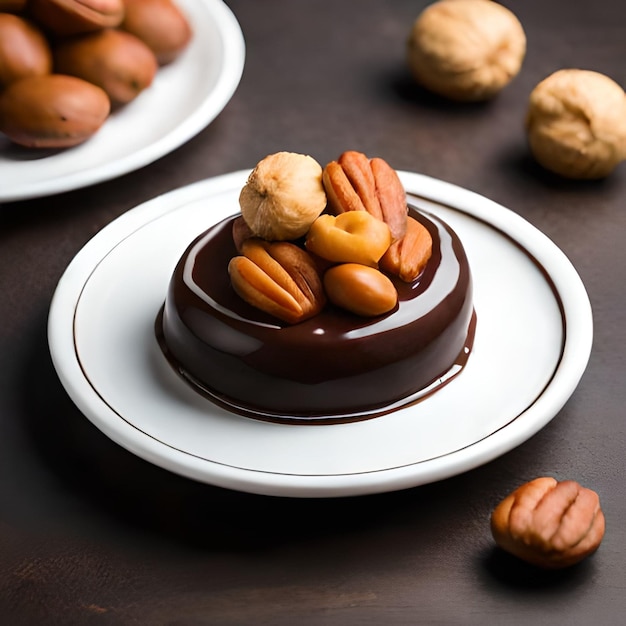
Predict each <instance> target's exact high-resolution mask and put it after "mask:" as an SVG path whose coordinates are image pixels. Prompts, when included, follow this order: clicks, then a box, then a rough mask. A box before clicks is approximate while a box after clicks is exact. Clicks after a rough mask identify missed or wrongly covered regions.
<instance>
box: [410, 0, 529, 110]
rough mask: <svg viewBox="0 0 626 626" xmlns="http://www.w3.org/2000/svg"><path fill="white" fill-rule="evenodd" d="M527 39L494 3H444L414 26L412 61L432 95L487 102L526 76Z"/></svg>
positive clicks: (430, 8) (512, 18)
mask: <svg viewBox="0 0 626 626" xmlns="http://www.w3.org/2000/svg"><path fill="white" fill-rule="evenodd" d="M525 55H526V35H525V33H524V29H523V28H522V25H521V24H520V22H519V20H518V19H517V17H516V16H515V15H514V14H513V13H512V12H511V11H510V10H509V9H507V8H505V7H503V6H502V5H500V4H498V3H497V2H492V0H463V1H462V2H459V1H454V2H453V1H452V0H440V1H439V2H435V3H433V4H431V5H429V6H428V7H426V9H424V11H422V13H421V14H420V15H419V16H418V18H417V20H416V21H415V23H414V24H413V28H412V30H411V33H410V36H409V40H408V45H407V61H408V65H409V68H410V69H411V71H412V73H413V76H414V78H415V80H416V81H417V82H418V83H420V84H421V85H422V86H423V87H425V88H426V89H429V90H430V91H432V92H434V93H437V94H439V95H441V96H444V97H446V98H450V99H452V100H460V101H479V100H487V99H489V98H491V97H493V96H494V95H495V94H496V93H498V92H499V91H500V90H501V89H502V88H503V87H505V86H506V85H507V84H508V83H509V82H510V81H511V80H512V79H513V78H514V77H515V76H516V75H517V74H518V73H519V71H520V69H521V66H522V62H523V60H524V57H525Z"/></svg>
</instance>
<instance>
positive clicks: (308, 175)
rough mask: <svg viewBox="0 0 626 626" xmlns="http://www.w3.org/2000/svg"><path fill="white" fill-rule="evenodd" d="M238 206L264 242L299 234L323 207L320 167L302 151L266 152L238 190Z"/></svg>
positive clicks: (254, 233)
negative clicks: (267, 153) (301, 152)
mask: <svg viewBox="0 0 626 626" xmlns="http://www.w3.org/2000/svg"><path fill="white" fill-rule="evenodd" d="M239 206H240V207H241V215H242V216H243V219H244V220H245V222H246V224H247V225H248V227H249V229H250V231H251V232H252V234H253V235H255V236H257V237H261V238H262V239H266V240H268V241H279V240H288V239H297V238H298V237H302V236H303V235H304V234H305V233H306V232H307V231H308V230H309V227H310V226H311V224H312V223H313V222H314V221H315V219H316V218H317V217H318V216H319V214H320V213H321V212H322V211H323V210H324V208H325V207H326V192H325V191H324V186H323V184H322V166H321V165H320V164H319V163H318V162H317V161H316V160H315V159H314V158H313V157H310V156H308V155H305V154H298V153H296V152H276V153H275V154H269V155H268V156H266V157H265V158H264V159H262V160H261V161H259V162H258V163H257V165H256V167H255V168H254V170H252V172H251V174H250V176H249V177H248V180H247V181H246V184H245V185H244V186H243V188H242V189H241V193H240V194H239Z"/></svg>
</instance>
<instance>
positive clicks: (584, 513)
mask: <svg viewBox="0 0 626 626" xmlns="http://www.w3.org/2000/svg"><path fill="white" fill-rule="evenodd" d="M491 532H492V535H493V537H494V539H495V541H496V544H498V545H499V546H500V547H501V548H502V549H503V550H505V551H507V552H510V553H511V554H513V555H515V556H517V557H518V558H520V559H522V560H524V561H527V562H529V563H532V564H533V565H536V566H538V567H542V568H544V569H559V568H563V567H567V566H569V565H574V564H575V563H578V562H579V561H582V560H583V559H584V558H586V557H587V556H589V555H590V554H592V553H593V552H595V551H596V550H597V549H598V546H599V545H600V542H601V541H602V537H603V536H604V514H603V513H602V510H601V508H600V500H599V498H598V495H597V494H596V493H595V492H594V491H592V490H591V489H586V488H585V487H581V486H580V485H579V484H578V483H577V482H575V481H573V480H565V481H562V482H558V481H557V480H556V479H554V478H550V477H544V478H536V479H535V480H532V481H530V482H528V483H526V484H524V485H522V486H521V487H519V488H517V489H516V490H515V491H514V492H513V493H511V494H509V495H508V496H507V497H506V498H505V499H504V500H503V501H502V502H500V504H498V506H497V507H496V508H495V509H494V511H493V513H492V515H491Z"/></svg>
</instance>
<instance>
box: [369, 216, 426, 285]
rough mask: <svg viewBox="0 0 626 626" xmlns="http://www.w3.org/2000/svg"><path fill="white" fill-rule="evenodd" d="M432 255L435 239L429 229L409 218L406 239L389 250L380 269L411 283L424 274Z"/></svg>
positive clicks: (400, 240)
mask: <svg viewBox="0 0 626 626" xmlns="http://www.w3.org/2000/svg"><path fill="white" fill-rule="evenodd" d="M432 253H433V238H432V237H431V236H430V233H429V232H428V229H427V228H426V227H425V226H423V225H422V224H420V223H419V222H418V221H417V220H416V219H414V218H412V217H410V216H409V217H408V218H407V222H406V233H405V234H404V237H402V239H399V240H398V241H394V243H392V244H391V245H390V246H389V248H387V251H386V252H385V254H384V255H383V257H382V258H381V259H380V262H379V267H380V269H382V270H384V271H386V272H389V273H390V274H393V275H395V276H398V277H399V278H400V279H401V280H403V281H404V282H407V283H410V282H413V281H414V280H415V279H416V278H417V277H418V276H419V275H420V274H421V273H422V270H423V269H424V267H426V263H428V259H430V257H431V255H432Z"/></svg>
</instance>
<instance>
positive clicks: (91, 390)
mask: <svg viewBox="0 0 626 626" xmlns="http://www.w3.org/2000/svg"><path fill="white" fill-rule="evenodd" d="M247 174H248V172H237V173H234V174H231V175H227V176H222V177H218V178H214V179H210V180H207V181H203V182H201V183H197V184H195V185H191V186H189V187H185V188H183V189H179V190H177V191H175V192H171V193H169V194H166V195H165V196H162V197H160V198H157V199H155V200H153V201H151V202H148V203H146V204H144V205H142V206H140V207H138V208H136V209H134V210H132V211H130V212H128V213H126V214H124V215H123V216H122V217H120V218H118V219H117V220H116V221H114V222H113V223H112V224H110V225H109V226H108V227H107V228H105V229H104V230H103V231H101V232H100V233H99V234H98V235H97V236H96V237H95V238H94V239H93V240H92V241H91V242H89V243H88V244H87V246H85V248H84V249H83V250H82V251H81V252H80V253H79V254H78V255H77V257H76V258H75V260H74V261H73V262H72V263H71V264H70V266H69V267H68V269H67V271H66V273H65V275H64V276H63V278H62V280H61V282H60V283H59V286H58V289H57V292H56V294H55V297H54V300H53V302H52V307H51V311H50V320H49V338H50V348H51V353H52V356H53V360H54V363H55V367H56V368H57V371H58V373H59V376H60V378H61V381H62V382H63V384H64V385H65V387H66V389H67V390H68V393H69V395H70V396H71V397H72V399H73V400H74V402H75V403H76V404H77V406H78V407H79V408H80V409H81V410H82V411H83V412H84V413H85V415H86V416H87V417H88V418H89V419H90V420H92V421H93V422H94V423H95V424H96V425H97V426H98V427H99V428H100V429H101V430H102V431H103V432H104V433H106V434H107V435H108V436H109V437H111V438H112V439H113V440H114V441H116V442H118V443H119V444H121V445H123V446H124V447H126V448H127V449H129V450H131V451H132V452H134V453H135V454H137V455H139V456H141V457H142V458H144V459H147V460H149V461H151V462H153V463H155V464H157V465H159V466H162V467H165V468H167V469H169V470H171V471H174V472H177V473H180V474H183V475H185V476H189V477H191V478H194V479H197V480H201V481H205V482H208V483H211V484H215V485H219V486H223V487H228V488H232V489H239V490H244V491H250V492H255V493H264V494H271V495H281V496H301V497H312V496H316V497H320V496H324V497H329V496H345V495H357V494H365V493H374V492H380V491H389V490H395V489H402V488H407V487H411V486H415V485H419V484H424V483H427V482H431V481H434V480H439V479H442V478H445V477H449V476H452V475H454V474H457V473H460V472H463V471H466V470H468V469H471V468H473V467H476V466H478V465H480V464H482V463H485V462H487V461H489V460H491V459H494V458H495V457H497V456H499V455H501V454H502V453H504V452H506V451H508V450H510V449H511V448H513V447H515V446H516V445H518V444H520V443H522V442H523V441H525V440H526V439H527V438H528V437H530V436H531V435H533V434H534V433H535V432H537V431H538V430H539V429H540V428H542V427H543V426H544V425H545V424H547V423H548V422H549V421H550V420H551V419H552V418H553V417H554V416H555V415H556V414H557V413H558V411H559V410H560V408H561V407H562V406H563V404H564V403H565V402H566V401H567V399H568V398H569V397H570V395H571V393H572V392H573V391H574V389H575V387H576V385H577V384H578V382H579V380H580V377H581V376H582V374H583V372H584V369H585V367H586V364H587V361H588V358H589V354H590V350H591V341H592V316H591V308H590V305H589V300H588V297H587V294H586V291H585V289H584V287H583V285H582V283H581V281H580V278H579V277H578V275H577V273H576V271H575V270H574V268H573V267H572V265H571V264H570V262H569V261H568V260H567V258H566V257H565V256H564V255H563V253H562V252H561V251H560V250H559V249H558V248H557V247H556V246H555V245H554V244H553V243H552V242H551V241H550V240H548V239H547V238H546V237H545V236H544V235H543V234H542V233H540V232H539V231H538V230H537V229H535V228H534V227H533V226H531V225H530V224H529V223H528V222H526V221H524V220H523V219H522V218H520V217H519V216H518V215H516V214H515V213H513V212H511V211H509V210H507V209H505V208H504V207H502V206H499V205H497V204H495V203H493V202H491V201H489V200H487V199H485V198H483V197H481V196H479V195H477V194H474V193H472V192H469V191H467V190H463V189H460V188H458V187H455V186H453V185H449V184H447V183H444V182H441V181H436V180H433V179H431V178H427V177H425V176H421V175H418V174H412V173H407V172H401V173H400V175H401V178H402V181H403V183H404V185H405V188H406V189H407V192H408V193H409V199H410V201H411V202H412V203H413V204H416V205H417V206H418V207H421V208H424V209H425V210H428V211H432V212H433V213H436V214H437V215H438V216H440V217H442V218H443V219H444V220H445V221H447V222H448V223H449V224H450V225H451V226H452V227H453V228H454V229H455V230H456V231H457V233H458V234H459V236H460V237H461V240H462V241H463V243H464V246H465V248H466V252H467V255H468V258H469V261H470V265H471V268H472V272H473V276H474V283H475V307H476V312H477V316H478V323H477V331H476V338H475V342H474V349H473V352H472V354H471V356H470V359H469V361H468V364H467V366H466V368H465V370H464V371H463V372H462V373H461V375H459V376H458V377H457V378H456V379H455V380H453V381H452V382H451V383H450V384H449V385H447V386H446V387H444V388H443V389H441V390H440V391H438V392H437V393H435V394H434V395H432V396H430V397H429V398H427V399H426V400H424V401H422V402H420V403H418V404H416V405H414V406H410V407H406V408H404V409H402V410H399V411H396V412H394V413H392V414H390V415H386V416H383V417H380V418H375V419H370V420H366V421H362V422H357V423H352V424H339V425H325V426H293V425H280V424H271V423H267V422H261V421H257V420H253V419H249V418H244V417H241V416H238V415H233V414H230V413H228V412H227V411H224V410H222V409H219V408H217V407H216V406H214V405H213V404H211V403H210V402H209V401H208V400H206V399H204V398H203V397H201V396H200V395H198V394H197V393H196V392H195V391H194V390H193V389H191V388H190V387H189V386H188V385H186V384H185V383H184V382H183V381H182V380H181V379H180V378H179V377H178V376H177V375H176V374H175V373H174V372H173V371H172V370H171V368H170V367H169V365H168V364H167V362H166V361H165V359H164V357H163V355H162V354H161V352H160V350H159V348H158V346H157V342H156V339H155V336H154V320H155V317H156V315H157V312H158V310H159V307H160V306H161V304H162V303H163V299H164V297H165V293H166V290H167V285H168V283H169V279H170V277H171V274H172V271H173V268H174V265H175V264H176V262H177V260H178V258H179V257H180V255H181V254H182V252H183V250H184V249H185V247H186V246H187V245H188V243H189V242H190V241H191V240H192V239H193V238H194V237H195V236H196V235H197V234H199V233H200V232H201V231H202V230H204V229H205V228H207V227H208V226H210V225H211V224H213V223H215V222H216V221H217V220H219V219H221V218H223V217H225V216H227V215H230V214H232V213H235V212H236V211H237V210H238V203H237V198H238V194H239V190H240V189H241V186H242V185H243V183H244V182H245V179H246V176H247Z"/></svg>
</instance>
